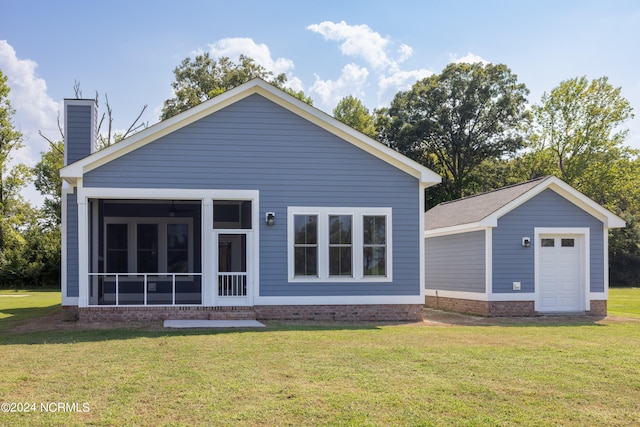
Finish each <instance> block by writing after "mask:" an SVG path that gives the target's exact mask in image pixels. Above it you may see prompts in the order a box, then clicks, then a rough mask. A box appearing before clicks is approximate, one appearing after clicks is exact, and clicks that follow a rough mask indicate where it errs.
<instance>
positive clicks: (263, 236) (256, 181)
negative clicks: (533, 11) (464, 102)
mask: <svg viewBox="0 0 640 427" xmlns="http://www.w3.org/2000/svg"><path fill="white" fill-rule="evenodd" d="M83 185H84V186H85V187H119V188H125V187H137V188H191V189H241V190H259V191H260V211H259V216H260V218H264V214H265V212H267V211H273V212H275V214H276V225H275V226H274V227H267V226H266V225H265V224H264V221H261V222H260V230H259V232H260V294H261V296H316V295H323V296H324V295H417V294H419V292H420V289H419V288H420V277H419V262H420V261H419V252H420V251H419V248H420V246H419V245H421V244H422V242H421V240H422V239H421V237H420V234H421V230H420V229H419V215H421V207H420V203H419V200H418V197H419V183H418V180H417V179H416V178H414V177H412V176H410V175H408V174H406V173H404V172H402V171H400V170H399V169H397V168H395V167H393V166H391V165H389V164H388V163H386V162H383V161H382V160H380V159H378V158H376V157H374V156H373V155H371V154H369V153H366V152H365V151H363V150H362V149H360V148H357V147H355V146H354V145H352V144H350V143H347V142H345V141H343V140H342V139H340V138H338V137H337V136H335V135H333V134H331V133H329V132H327V131H325V130H323V129H322V128H320V127H318V126H316V125H314V124H312V123H310V122H308V121H307V120H305V119H303V118H301V117H299V116H297V115H295V114H293V113H291V112H290V111H288V110H286V109H284V108H282V107H280V106H278V105H277V104H275V103H272V102H271V101H269V100H267V99H266V98H264V97H262V96H259V95H251V96H249V97H247V98H245V99H244V100H241V101H239V102H237V103H235V104H232V105H230V106H229V107H226V108H224V109H223V110H221V111H218V112H216V113H214V114H212V115H210V116H207V117H204V118H202V119H200V120H199V121H197V122H195V123H192V124H190V125H188V126H186V127H184V128H182V129H180V130H177V131H175V132H173V133H171V134H169V135H166V136H164V137H162V138H160V139H158V140H156V141H154V142H152V143H150V144H147V145H146V146H144V147H141V148H139V149H138V150H136V151H133V152H131V153H128V154H127V155H125V156H122V157H120V158H118V159H116V160H114V161H111V162H110V163H108V164H106V165H103V166H101V167H99V168H97V169H95V170H93V171H90V172H88V173H87V174H86V175H85V177H84V180H83ZM287 206H319V207H324V206H336V207H391V208H392V218H393V282H392V283H370V282H358V283H341V282H340V283H336V282H330V283H288V268H287V244H288V243H287ZM204 232H207V230H205V231H204ZM205 262H206V260H205Z"/></svg>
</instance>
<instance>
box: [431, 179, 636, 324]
mask: <svg viewBox="0 0 640 427" xmlns="http://www.w3.org/2000/svg"><path fill="white" fill-rule="evenodd" d="M424 224H425V230H424V237H425V262H426V264H425V265H426V268H425V274H426V276H425V286H426V301H425V303H426V305H427V306H429V307H437V308H441V309H446V310H454V311H462V312H467V313H474V314H480V315H484V316H519V315H533V314H544V313H584V312H586V313H590V314H593V315H600V316H604V315H606V313H607V298H608V288H609V271H608V255H607V253H608V248H607V242H608V233H609V229H611V228H616V227H624V225H625V223H624V221H623V220H622V219H620V218H619V217H618V216H616V215H614V214H613V213H611V212H610V211H608V210H607V209H605V208H603V207H602V206H600V205H599V204H597V203H596V202H594V201H593V200H591V199H589V198H588V197H586V196H585V195H583V194H581V193H580V192H578V191H577V190H575V189H574V188H572V187H571V186H569V185H567V184H566V183H565V182H563V181H562V180H560V179H558V178H556V177H552V176H548V177H543V178H539V179H535V180H532V181H529V182H525V183H523V184H519V185H513V186H509V187H505V188H503V189H500V190H496V191H491V192H488V193H484V194H479V195H475V196H471V197H466V198H463V199H459V200H455V201H452V202H448V203H442V204H440V205H438V206H436V207H434V208H432V209H430V210H429V211H427V212H426V213H425V219H424Z"/></svg>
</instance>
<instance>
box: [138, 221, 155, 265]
mask: <svg viewBox="0 0 640 427" xmlns="http://www.w3.org/2000/svg"><path fill="white" fill-rule="evenodd" d="M136 234H137V240H138V248H137V249H138V273H157V272H158V224H138V229H137V233H136Z"/></svg>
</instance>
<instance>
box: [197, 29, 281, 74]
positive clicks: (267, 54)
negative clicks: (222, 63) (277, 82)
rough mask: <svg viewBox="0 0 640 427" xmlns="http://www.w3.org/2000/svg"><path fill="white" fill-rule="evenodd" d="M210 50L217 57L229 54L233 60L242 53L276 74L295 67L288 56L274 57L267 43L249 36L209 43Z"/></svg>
mask: <svg viewBox="0 0 640 427" xmlns="http://www.w3.org/2000/svg"><path fill="white" fill-rule="evenodd" d="M209 52H210V53H211V54H212V55H213V56H214V57H216V58H220V57H222V56H227V57H229V58H231V59H233V60H237V59H238V57H239V56H240V55H245V56H248V57H249V58H252V59H253V60H255V61H256V63H258V64H259V65H262V66H263V67H264V68H265V69H266V70H268V71H272V72H273V73H275V74H280V73H290V72H291V71H292V70H293V68H294V65H293V61H292V60H290V59H286V58H276V59H273V58H272V57H271V51H270V50H269V47H268V46H267V45H266V44H264V43H260V44H258V43H256V42H255V41H253V39H250V38H247V37H235V38H226V39H222V40H218V41H217V42H215V43H212V44H210V45H209Z"/></svg>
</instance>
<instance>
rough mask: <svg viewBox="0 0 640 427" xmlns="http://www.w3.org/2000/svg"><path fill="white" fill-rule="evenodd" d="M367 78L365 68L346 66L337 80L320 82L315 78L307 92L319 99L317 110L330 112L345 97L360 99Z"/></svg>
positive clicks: (354, 65) (353, 65)
mask: <svg viewBox="0 0 640 427" xmlns="http://www.w3.org/2000/svg"><path fill="white" fill-rule="evenodd" d="M368 77H369V71H368V70H367V69H366V68H365V67H359V66H357V65H356V64H347V65H345V66H344V67H343V68H342V72H341V74H340V77H338V79H337V80H321V79H320V78H319V77H318V76H316V81H315V83H314V84H313V85H312V86H311V87H310V88H309V92H310V93H311V94H314V95H317V96H318V97H319V98H320V104H319V105H316V106H317V107H318V108H320V109H323V110H324V111H329V112H330V111H332V110H333V108H335V106H336V104H337V103H338V101H339V100H340V99H342V98H344V97H345V96H347V95H353V96H355V97H356V98H362V97H363V96H364V92H363V86H364V85H365V84H366V82H367V78H368Z"/></svg>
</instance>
